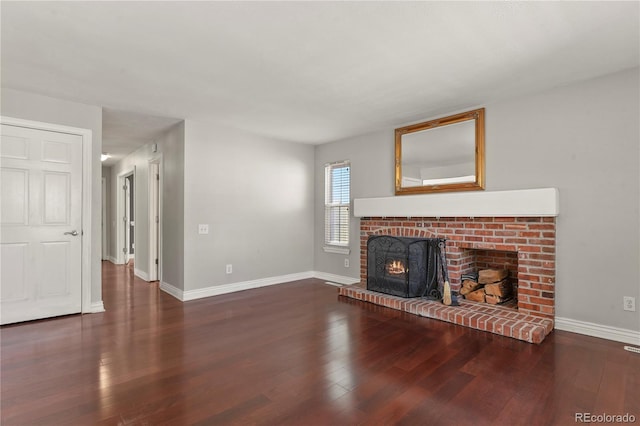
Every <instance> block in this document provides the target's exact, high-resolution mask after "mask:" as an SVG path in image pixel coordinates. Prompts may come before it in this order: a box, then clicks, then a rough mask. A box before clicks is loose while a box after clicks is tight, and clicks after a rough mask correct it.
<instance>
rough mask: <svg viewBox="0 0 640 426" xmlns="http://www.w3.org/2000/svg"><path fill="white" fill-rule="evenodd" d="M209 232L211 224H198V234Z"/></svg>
mask: <svg viewBox="0 0 640 426" xmlns="http://www.w3.org/2000/svg"><path fill="white" fill-rule="evenodd" d="M208 233H209V225H208V224H200V225H198V234H208Z"/></svg>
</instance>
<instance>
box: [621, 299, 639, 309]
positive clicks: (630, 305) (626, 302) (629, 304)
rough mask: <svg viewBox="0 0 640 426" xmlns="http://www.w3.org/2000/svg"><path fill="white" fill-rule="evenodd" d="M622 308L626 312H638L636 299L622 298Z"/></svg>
mask: <svg viewBox="0 0 640 426" xmlns="http://www.w3.org/2000/svg"><path fill="white" fill-rule="evenodd" d="M622 307H623V309H624V310H625V311H631V312H635V311H636V298H635V297H631V296H624V297H623V298H622Z"/></svg>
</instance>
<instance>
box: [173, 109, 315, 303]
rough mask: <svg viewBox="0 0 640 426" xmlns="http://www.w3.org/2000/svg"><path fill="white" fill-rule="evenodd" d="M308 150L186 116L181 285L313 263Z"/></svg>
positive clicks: (302, 268) (307, 267)
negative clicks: (203, 228)
mask: <svg viewBox="0 0 640 426" xmlns="http://www.w3.org/2000/svg"><path fill="white" fill-rule="evenodd" d="M313 156H314V148H313V146H308V145H303V144H296V143H289V142H281V141H276V140H271V139H267V138H264V137H261V136H257V135H253V134H249V133H244V132H240V131H237V130H233V129H229V128H223V127H219V126H215V125H212V124H207V123H201V122H196V121H186V123H185V179H184V181H185V182H184V183H185V199H184V200H185V201H184V202H185V204H184V205H185V209H184V212H185V218H184V233H185V237H184V244H185V245H184V260H185V264H184V271H185V275H184V276H185V286H184V290H194V289H201V288H207V287H213V286H218V285H222V284H230V283H238V282H245V281H250V280H255V279H262V278H268V277H277V276H282V275H287V274H294V273H301V272H307V271H311V270H312V269H313V226H314V225H313V224H314V217H313V180H314V179H313V170H314V163H313ZM199 224H208V225H209V234H208V235H200V234H198V225H199ZM226 264H232V265H233V273H232V274H226V273H225V265H226Z"/></svg>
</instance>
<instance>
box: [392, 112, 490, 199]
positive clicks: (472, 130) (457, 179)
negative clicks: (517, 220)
mask: <svg viewBox="0 0 640 426" xmlns="http://www.w3.org/2000/svg"><path fill="white" fill-rule="evenodd" d="M483 112H484V109H480V110H474V111H469V112H466V113H462V114H456V115H454V116H450V117H444V118H441V119H437V120H431V121H427V122H424V123H418V124H414V125H411V126H407V127H403V128H400V129H396V194H402V193H419V192H437V191H465V190H474V189H483V188H484V181H483V176H484V173H483V172H484V114H483Z"/></svg>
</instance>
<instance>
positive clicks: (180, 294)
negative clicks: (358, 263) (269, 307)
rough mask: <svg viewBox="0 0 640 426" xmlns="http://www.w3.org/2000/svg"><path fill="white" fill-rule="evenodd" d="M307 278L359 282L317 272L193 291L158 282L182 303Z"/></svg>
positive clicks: (341, 282) (348, 282)
mask: <svg viewBox="0 0 640 426" xmlns="http://www.w3.org/2000/svg"><path fill="white" fill-rule="evenodd" d="M309 278H319V279H321V280H325V281H332V282H337V283H340V284H346V285H350V284H356V283H359V282H360V279H357V278H352V277H344V276H340V275H334V274H328V273H325V272H318V271H307V272H299V273H295V274H288V275H280V276H277V277H269V278H261V279H257V280H251V281H241V282H237V283H231V284H222V285H214V286H210V287H205V288H198V289H195V290H187V291H183V290H180V289H179V288H177V287H175V286H173V285H171V284H169V283H167V282H164V281H162V282H160V290H162V291H164V292H165V293H168V294H170V295H171V296H173V297H175V298H176V299H178V300H181V301H183V302H186V301H189V300H196V299H202V298H204V297H211V296H218V295H221V294H227V293H233V292H236V291H243V290H250V289H252V288H259V287H266V286H271V285H277V284H284V283H287V282H291V281H298V280H305V279H309Z"/></svg>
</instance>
